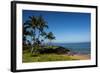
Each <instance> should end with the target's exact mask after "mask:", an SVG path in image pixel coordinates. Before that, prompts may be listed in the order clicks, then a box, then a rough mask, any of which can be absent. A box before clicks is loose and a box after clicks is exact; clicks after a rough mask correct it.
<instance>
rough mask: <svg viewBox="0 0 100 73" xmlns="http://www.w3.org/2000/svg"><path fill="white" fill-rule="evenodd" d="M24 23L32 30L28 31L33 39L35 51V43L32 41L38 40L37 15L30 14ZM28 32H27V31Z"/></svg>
mask: <svg viewBox="0 0 100 73" xmlns="http://www.w3.org/2000/svg"><path fill="white" fill-rule="evenodd" d="M24 25H25V26H26V27H27V28H29V30H30V32H29V33H28V34H29V35H30V36H31V38H32V40H31V53H32V52H33V44H32V42H33V41H34V42H36V40H35V39H36V26H37V17H35V16H29V19H28V20H27V21H26V22H25V23H24ZM26 33H27V32H26Z"/></svg>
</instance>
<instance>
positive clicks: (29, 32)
mask: <svg viewBox="0 0 100 73" xmlns="http://www.w3.org/2000/svg"><path fill="white" fill-rule="evenodd" d="M48 28H49V27H48V25H47V22H46V21H45V20H44V18H43V16H41V15H40V16H29V19H28V20H27V21H25V22H24V24H23V45H24V46H25V45H30V46H31V53H38V52H37V49H40V48H41V46H42V43H43V42H44V40H45V39H49V40H50V41H51V40H53V39H55V36H54V35H53V33H52V32H46V31H45V29H48ZM27 36H30V37H31V41H29V40H28V39H27Z"/></svg>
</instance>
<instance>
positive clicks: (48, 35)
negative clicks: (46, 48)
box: [46, 32, 55, 43]
mask: <svg viewBox="0 0 100 73" xmlns="http://www.w3.org/2000/svg"><path fill="white" fill-rule="evenodd" d="M46 38H47V39H49V40H50V43H51V41H52V40H54V39H55V36H54V35H53V33H52V32H49V33H48V34H47V36H46Z"/></svg>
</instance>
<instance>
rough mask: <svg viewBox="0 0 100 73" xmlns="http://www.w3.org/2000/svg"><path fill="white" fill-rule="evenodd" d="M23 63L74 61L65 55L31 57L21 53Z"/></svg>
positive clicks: (28, 54)
mask: <svg viewBox="0 0 100 73" xmlns="http://www.w3.org/2000/svg"><path fill="white" fill-rule="evenodd" d="M22 60H23V62H26V63H27V62H47V61H68V60H74V59H72V58H71V57H70V56H67V55H58V54H38V55H36V56H35V55H33V56H32V55H31V54H30V53H28V52H27V53H23V59H22Z"/></svg>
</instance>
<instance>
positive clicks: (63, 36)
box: [22, 10, 91, 43]
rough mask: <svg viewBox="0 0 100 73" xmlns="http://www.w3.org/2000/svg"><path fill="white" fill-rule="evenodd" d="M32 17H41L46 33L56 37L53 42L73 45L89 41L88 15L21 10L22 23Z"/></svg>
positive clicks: (89, 20)
mask: <svg viewBox="0 0 100 73" xmlns="http://www.w3.org/2000/svg"><path fill="white" fill-rule="evenodd" d="M33 15H34V16H40V15H42V16H43V18H44V19H45V20H46V21H47V23H48V26H49V29H48V31H51V32H53V34H54V35H55V37H56V39H55V40H53V42H60V43H73V42H90V41H91V40H90V33H91V31H90V29H91V28H90V27H91V14H90V13H76V12H53V11H33V10H23V17H22V18H23V22H25V21H26V20H28V18H29V16H33Z"/></svg>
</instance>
